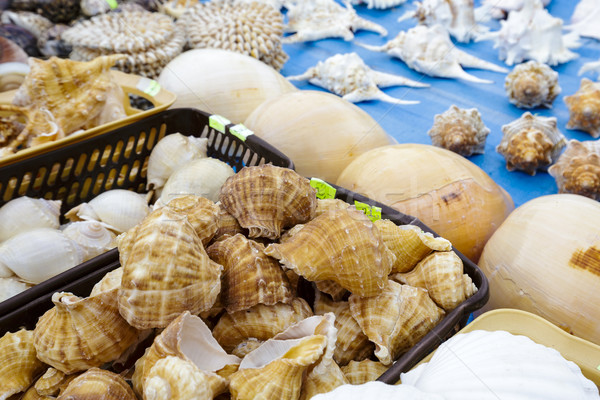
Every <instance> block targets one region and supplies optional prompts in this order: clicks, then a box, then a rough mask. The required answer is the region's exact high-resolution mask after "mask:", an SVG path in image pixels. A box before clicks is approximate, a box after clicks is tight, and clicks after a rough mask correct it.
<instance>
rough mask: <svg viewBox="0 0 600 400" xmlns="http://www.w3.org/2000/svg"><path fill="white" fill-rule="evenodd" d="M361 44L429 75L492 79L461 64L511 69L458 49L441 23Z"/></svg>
mask: <svg viewBox="0 0 600 400" xmlns="http://www.w3.org/2000/svg"><path fill="white" fill-rule="evenodd" d="M359 45H360V46H362V47H364V48H366V49H368V50H373V51H381V52H386V53H388V54H390V55H391V56H394V57H397V58H399V59H401V60H402V61H404V62H405V63H406V65H408V66H409V67H410V68H412V69H414V70H415V71H419V72H421V73H423V74H426V75H430V76H437V77H442V78H459V79H464V80H467V81H471V82H477V83H492V82H491V81H489V80H485V79H480V78H477V77H476V76H473V75H471V74H469V73H467V72H465V71H464V70H463V69H462V68H461V65H462V66H464V67H470V68H480V69H488V70H490V71H495V72H508V71H507V70H506V69H505V68H502V67H499V66H497V65H495V64H492V63H490V62H487V61H484V60H482V59H479V58H477V57H475V56H472V55H470V54H468V53H465V52H464V51H462V50H459V49H458V48H457V47H456V46H455V45H454V44H453V43H452V41H451V40H450V36H449V35H448V32H447V31H446V29H445V28H444V27H443V26H441V25H434V26H431V27H428V26H425V25H418V26H416V27H414V28H411V29H409V30H408V31H402V32H400V33H399V34H398V36H396V37H395V38H394V39H392V40H390V41H389V42H387V43H386V44H384V45H383V46H369V45H365V44H360V43H359Z"/></svg>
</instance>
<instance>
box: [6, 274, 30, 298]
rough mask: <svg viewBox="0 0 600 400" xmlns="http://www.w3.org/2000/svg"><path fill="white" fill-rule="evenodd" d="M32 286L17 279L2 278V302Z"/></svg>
mask: <svg viewBox="0 0 600 400" xmlns="http://www.w3.org/2000/svg"><path fill="white" fill-rule="evenodd" d="M31 286H32V285H30V284H27V283H25V282H21V281H20V280H18V279H17V278H15V277H7V278H2V277H0V302H3V301H4V300H7V299H10V298H11V297H13V296H16V295H18V294H19V293H21V292H24V291H26V290H27V289H29V288H30V287H31Z"/></svg>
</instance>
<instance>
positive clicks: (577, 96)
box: [564, 78, 600, 138]
mask: <svg viewBox="0 0 600 400" xmlns="http://www.w3.org/2000/svg"><path fill="white" fill-rule="evenodd" d="M564 100H565V103H566V104H567V108H568V109H569V122H567V129H579V130H581V131H584V132H587V133H589V134H590V135H592V137H593V138H598V137H600V83H598V82H593V81H591V80H589V79H587V78H583V79H582V80H581V86H580V87H579V90H578V91H576V92H575V93H574V94H572V95H570V96H565V98H564Z"/></svg>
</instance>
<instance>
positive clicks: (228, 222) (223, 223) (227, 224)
mask: <svg viewBox="0 0 600 400" xmlns="http://www.w3.org/2000/svg"><path fill="white" fill-rule="evenodd" d="M217 204H218V206H219V213H218V223H217V226H218V228H217V231H216V232H215V235H214V237H213V240H214V241H219V240H221V239H224V238H226V237H229V236H234V235H236V234H238V233H242V234H244V235H246V234H247V233H248V232H247V231H246V230H245V229H244V228H242V227H241V226H240V223H239V222H238V221H237V219H235V217H234V216H233V215H231V214H229V213H228V212H227V210H225V209H224V208H223V205H222V204H221V202H218V203H217Z"/></svg>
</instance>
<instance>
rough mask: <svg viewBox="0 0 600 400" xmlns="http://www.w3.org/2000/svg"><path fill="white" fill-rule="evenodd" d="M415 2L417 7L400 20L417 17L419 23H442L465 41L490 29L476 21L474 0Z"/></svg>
mask: <svg viewBox="0 0 600 400" xmlns="http://www.w3.org/2000/svg"><path fill="white" fill-rule="evenodd" d="M415 4H416V6H417V9H416V10H414V11H408V12H406V13H404V15H402V16H401V17H400V18H399V19H398V21H404V20H406V19H409V18H416V19H417V21H418V22H419V24H423V25H427V26H433V25H436V24H439V25H442V26H443V27H444V28H446V30H447V31H448V33H450V35H452V36H453V37H454V38H455V39H456V40H457V41H459V42H463V43H467V42H470V41H471V39H475V38H477V36H478V35H480V34H482V33H484V32H487V30H488V28H487V27H485V26H483V25H478V24H477V23H476V21H475V9H474V8H473V0H423V1H421V2H418V1H417V2H415Z"/></svg>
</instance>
